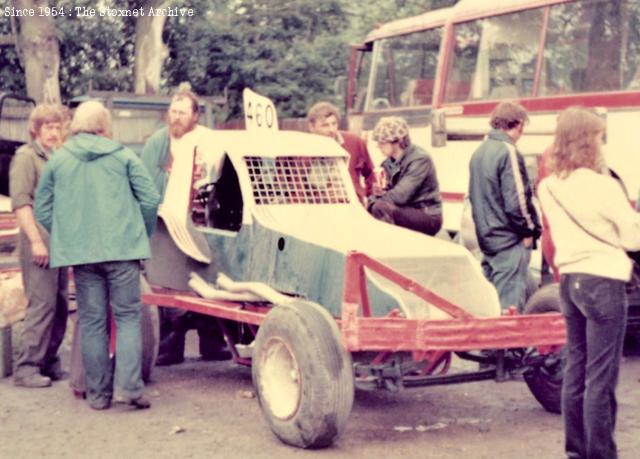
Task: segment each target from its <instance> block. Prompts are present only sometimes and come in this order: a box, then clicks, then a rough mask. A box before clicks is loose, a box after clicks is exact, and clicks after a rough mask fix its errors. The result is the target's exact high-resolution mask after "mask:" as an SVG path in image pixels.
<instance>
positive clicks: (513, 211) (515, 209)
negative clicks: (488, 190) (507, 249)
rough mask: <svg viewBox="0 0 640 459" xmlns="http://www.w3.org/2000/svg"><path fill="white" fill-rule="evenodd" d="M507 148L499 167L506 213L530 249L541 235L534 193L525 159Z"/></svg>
mask: <svg viewBox="0 0 640 459" xmlns="http://www.w3.org/2000/svg"><path fill="white" fill-rule="evenodd" d="M505 148H506V151H505V154H504V155H503V157H502V158H501V161H500V163H499V165H498V168H499V170H498V173H499V175H500V192H501V194H502V201H503V203H504V211H505V214H506V216H507V218H508V220H509V225H510V227H511V228H512V229H513V230H514V231H515V232H516V233H517V234H519V235H520V236H521V237H522V238H523V239H524V244H525V246H528V247H529V246H531V245H533V241H534V240H535V239H537V238H538V237H539V236H540V234H541V227H540V223H539V221H538V216H537V214H536V212H535V209H534V207H533V204H532V197H533V191H532V189H531V186H530V184H529V179H528V177H527V172H526V170H525V168H524V159H523V158H522V156H521V155H520V154H518V153H517V152H516V150H515V147H513V146H512V145H509V146H508V147H506V146H505ZM528 238H531V239H528Z"/></svg>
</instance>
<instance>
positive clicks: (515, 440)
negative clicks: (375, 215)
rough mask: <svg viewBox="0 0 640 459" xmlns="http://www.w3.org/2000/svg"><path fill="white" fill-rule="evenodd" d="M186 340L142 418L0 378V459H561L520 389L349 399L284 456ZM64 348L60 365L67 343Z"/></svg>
mask: <svg viewBox="0 0 640 459" xmlns="http://www.w3.org/2000/svg"><path fill="white" fill-rule="evenodd" d="M195 339H197V338H196V336H195V334H194V333H193V332H190V333H189V340H188V341H189V342H188V349H189V351H188V352H189V354H188V356H189V355H190V357H189V358H188V359H187V362H186V363H184V364H181V365H176V366H172V367H164V368H156V371H155V373H154V377H153V382H152V383H151V384H149V385H148V386H147V395H148V396H149V398H150V400H151V401H152V403H153V406H152V407H151V409H150V410H146V411H131V410H128V409H126V408H122V407H115V408H111V409H110V410H107V411H103V412H97V411H93V410H91V409H90V408H89V406H88V405H87V404H86V402H84V401H82V400H77V399H75V398H74V397H73V395H72V393H71V391H70V390H69V386H68V382H67V381H62V382H57V383H54V385H53V387H51V388H47V389H30V390H29V389H23V388H17V387H14V386H13V384H12V381H11V378H5V379H0V458H15V459H20V458H41V457H44V458H76V457H83V458H122V459H124V458H154V459H155V458H175V457H180V458H204V457H213V458H238V459H239V458H284V459H287V458H311V457H314V458H322V459H331V458H352V457H353V458H356V457H385V458H415V457H429V458H433V459H440V458H442V459H454V458H455V459H459V458H478V459H481V458H492V459H493V458H509V459H510V458H513V459H516V458H530V457H535V458H536V459H547V458H548V459H551V458H554V459H555V458H560V457H563V454H562V452H563V449H562V423H561V418H560V417H559V416H557V415H553V414H549V413H547V412H545V411H544V410H543V409H542V408H541V407H540V406H539V405H538V403H537V402H536V401H535V400H534V398H533V397H532V396H531V395H530V393H529V391H528V389H527V387H526V385H525V384H524V382H522V381H508V382H505V383H495V382H493V381H487V382H476V383H469V384H462V385H453V386H437V387H429V388H424V389H407V390H405V391H402V392H400V393H388V392H357V394H356V400H355V404H354V408H353V412H352V414H351V418H350V420H349V424H348V427H347V430H346V432H345V433H344V435H343V436H342V437H341V438H340V439H339V440H338V442H337V443H336V444H335V445H334V446H333V447H331V448H328V449H325V450H317V451H305V450H299V449H295V448H291V447H288V446H286V445H283V444H282V443H280V442H279V441H278V440H277V438H276V437H275V436H273V435H272V433H271V431H270V430H269V428H268V427H267V424H266V422H265V421H264V420H263V418H262V413H261V411H260V408H259V406H258V403H257V401H256V399H255V398H252V395H253V392H252V384H251V372H250V370H249V368H244V367H239V366H236V365H234V364H232V363H230V362H222V363H220V362H218V363H211V362H202V361H199V360H198V359H197V358H196V357H195V356H194V355H193V353H192V349H194V341H195ZM196 347H197V346H196ZM63 351H64V352H63V357H64V359H65V360H66V359H68V353H69V346H68V342H66V343H65V346H64V350H63ZM639 378H640V358H638V357H633V358H625V359H624V362H623V365H622V374H621V381H620V385H619V388H618V401H619V416H618V429H617V441H618V446H619V450H620V458H621V459H635V458H637V457H638V451H640V435H639V433H640V397H638V393H639V390H638V389H639V388H640V379H639Z"/></svg>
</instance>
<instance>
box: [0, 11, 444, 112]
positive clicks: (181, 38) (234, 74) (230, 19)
mask: <svg viewBox="0 0 640 459" xmlns="http://www.w3.org/2000/svg"><path fill="white" fill-rule="evenodd" d="M455 1H456V0H377V1H376V2H374V3H369V2H352V1H349V0H322V1H319V0H190V1H178V0H176V1H174V2H173V3H172V6H179V7H190V8H193V9H194V10H195V15H194V16H193V17H169V18H168V19H167V22H166V24H165V31H164V37H165V40H166V42H167V44H168V46H169V50H170V55H169V58H168V59H167V62H166V64H165V68H164V73H163V81H164V82H165V87H164V91H165V92H169V91H170V89H171V88H172V87H176V86H177V85H178V84H179V83H181V82H184V81H188V82H190V83H191V85H192V87H193V89H194V90H195V91H196V92H197V93H198V94H201V95H207V96H211V95H220V94H221V93H223V91H225V89H226V90H228V95H229V107H228V112H227V113H226V114H223V117H225V116H226V117H238V116H240V115H241V111H242V103H241V94H242V89H243V88H245V87H251V88H253V89H254V90H256V91H258V92H260V93H262V94H264V95H266V96H268V97H270V98H271V99H273V101H274V102H275V104H276V106H277V107H278V111H279V115H280V116H281V117H300V116H304V115H305V114H306V110H307V108H308V107H309V106H310V105H312V104H313V103H314V102H316V101H318V100H329V101H332V102H335V103H338V102H339V101H338V100H337V99H336V97H337V96H336V95H335V93H334V83H335V81H336V78H337V77H339V76H344V75H346V67H347V58H348V54H349V45H350V44H352V43H354V42H359V41H361V40H362V39H363V38H364V37H365V36H366V34H367V33H368V32H369V31H370V30H371V29H372V28H373V27H374V25H375V24H376V23H379V22H386V21H389V20H392V19H394V18H399V17H405V16H409V15H412V14H418V13H421V12H424V11H426V10H427V9H428V8H430V7H432V6H435V7H440V6H447V5H449V4H452V3H455ZM52 3H56V4H57V5H58V6H64V7H66V8H71V7H76V6H90V7H94V8H95V7H96V1H95V0H59V1H57V2H52ZM148 3H149V0H125V1H122V0H102V1H101V2H100V5H105V6H110V7H119V8H122V7H123V6H127V7H128V8H130V9H133V8H138V7H140V6H143V5H146V4H148ZM135 21H136V19H135V18H130V17H113V16H111V17H109V16H105V17H100V16H96V17H93V18H90V17H70V16H67V17H64V18H57V19H56V26H57V28H58V34H59V39H60V53H61V66H60V84H61V92H62V97H63V100H68V99H69V98H71V97H73V96H76V95H80V94H83V93H85V92H86V91H87V90H88V89H90V88H93V89H96V90H114V91H131V90H132V87H133V61H134V35H135ZM8 31H9V21H8V18H5V17H0V33H2V32H8ZM0 88H2V89H5V90H7V89H9V90H13V91H18V92H20V91H21V90H22V91H23V88H24V76H23V74H22V68H21V67H20V64H19V62H18V59H17V55H16V52H15V50H14V49H13V47H10V46H9V47H6V46H5V47H0Z"/></svg>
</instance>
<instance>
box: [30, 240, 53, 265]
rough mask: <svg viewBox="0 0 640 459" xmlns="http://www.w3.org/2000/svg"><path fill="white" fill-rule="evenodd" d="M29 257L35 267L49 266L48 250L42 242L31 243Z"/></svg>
mask: <svg viewBox="0 0 640 459" xmlns="http://www.w3.org/2000/svg"><path fill="white" fill-rule="evenodd" d="M31 257H32V259H33V263H35V264H36V265H38V266H40V267H41V268H46V267H47V265H48V264H49V250H48V249H47V246H46V245H45V244H44V242H42V241H38V242H32V243H31Z"/></svg>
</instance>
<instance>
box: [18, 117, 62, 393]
mask: <svg viewBox="0 0 640 459" xmlns="http://www.w3.org/2000/svg"><path fill="white" fill-rule="evenodd" d="M63 121H64V115H63V113H62V112H61V111H60V109H59V108H58V107H56V106H53V105H38V106H37V107H36V108H34V110H33V112H31V115H30V117H29V132H30V134H31V138H32V140H31V142H29V143H28V144H26V145H23V146H22V147H20V148H19V149H18V151H17V152H16V154H15V156H14V158H13V159H12V161H11V167H10V171H9V193H10V195H11V205H12V207H13V211H14V213H15V215H16V220H17V222H18V227H19V228H20V236H19V242H18V246H19V259H20V267H21V269H22V279H23V285H24V291H25V294H26V296H27V300H28V305H27V311H26V315H25V318H24V325H23V330H22V336H21V339H20V346H19V349H18V358H17V360H16V365H15V372H14V377H13V382H14V384H15V385H16V386H22V387H47V386H50V385H51V381H56V380H59V379H62V378H63V377H65V375H66V372H64V371H63V370H62V368H61V367H60V360H59V358H58V348H59V347H60V344H61V343H62V339H63V338H64V334H65V330H66V326H67V311H68V309H67V270H66V269H62V268H60V269H50V268H49V267H48V265H49V235H48V233H47V231H46V230H45V229H44V228H43V227H42V226H41V225H39V224H38V223H37V222H36V219H35V217H34V213H33V203H34V199H35V192H36V188H37V186H38V182H39V181H40V176H41V174H42V170H43V169H44V166H45V164H46V162H47V160H48V159H49V156H50V155H51V153H52V151H53V149H54V148H56V147H57V146H58V145H59V144H60V142H61V140H62V137H61V135H62V131H61V130H62V123H63Z"/></svg>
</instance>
